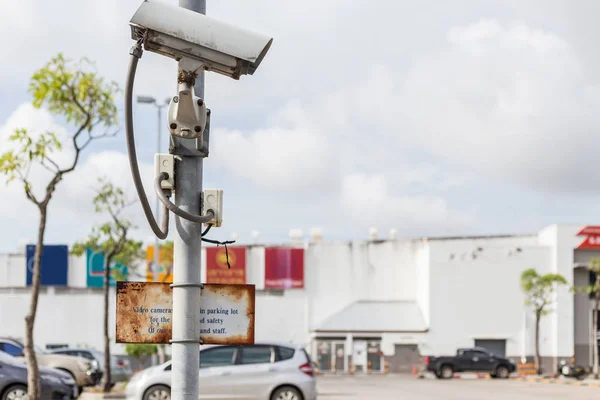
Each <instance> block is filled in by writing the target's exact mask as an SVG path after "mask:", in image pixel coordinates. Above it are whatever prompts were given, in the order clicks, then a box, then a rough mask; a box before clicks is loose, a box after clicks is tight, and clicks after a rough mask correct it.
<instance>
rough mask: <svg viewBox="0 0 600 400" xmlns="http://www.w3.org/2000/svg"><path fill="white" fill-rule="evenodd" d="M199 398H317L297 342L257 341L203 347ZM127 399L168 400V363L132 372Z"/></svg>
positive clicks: (310, 370) (305, 357) (310, 371)
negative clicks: (249, 343) (253, 342)
mask: <svg viewBox="0 0 600 400" xmlns="http://www.w3.org/2000/svg"><path fill="white" fill-rule="evenodd" d="M199 378H200V394H199V399H201V400H213V399H214V400H216V399H219V400H233V399H246V400H316V398H317V388H316V380H315V372H314V368H313V363H312V361H311V360H310V357H309V356H308V354H307V353H306V351H305V350H304V348H303V347H302V346H294V345H289V344H279V343H272V342H270V343H257V344H254V345H240V346H212V347H204V346H203V347H202V349H201V350H200V369H199ZM126 395H127V399H128V400H170V398H171V361H168V362H166V363H164V364H161V365H158V366H155V367H150V368H147V369H145V370H143V371H141V372H139V373H137V374H136V375H134V376H133V377H132V378H131V380H130V381H129V384H128V385H127V388H126Z"/></svg>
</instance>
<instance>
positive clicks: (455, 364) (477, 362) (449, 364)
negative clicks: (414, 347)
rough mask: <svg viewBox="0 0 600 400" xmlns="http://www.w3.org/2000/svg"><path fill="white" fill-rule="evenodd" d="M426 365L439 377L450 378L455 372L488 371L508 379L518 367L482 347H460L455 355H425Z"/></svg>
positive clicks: (493, 376) (495, 376) (495, 375)
mask: <svg viewBox="0 0 600 400" xmlns="http://www.w3.org/2000/svg"><path fill="white" fill-rule="evenodd" d="M425 366H426V369H427V371H429V372H433V373H434V374H435V376H436V377H438V378H439V379H450V378H452V376H453V375H454V373H455V372H486V373H489V374H490V376H491V377H492V378H501V379H506V378H508V376H509V375H510V374H511V373H513V372H515V370H516V369H517V366H516V364H515V362H514V361H513V360H509V359H507V358H503V357H498V356H496V355H494V353H490V352H489V351H487V350H486V349H484V348H482V347H474V348H470V349H458V350H457V351H456V355H455V356H454V357H425Z"/></svg>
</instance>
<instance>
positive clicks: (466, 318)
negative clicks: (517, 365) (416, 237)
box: [422, 237, 552, 356]
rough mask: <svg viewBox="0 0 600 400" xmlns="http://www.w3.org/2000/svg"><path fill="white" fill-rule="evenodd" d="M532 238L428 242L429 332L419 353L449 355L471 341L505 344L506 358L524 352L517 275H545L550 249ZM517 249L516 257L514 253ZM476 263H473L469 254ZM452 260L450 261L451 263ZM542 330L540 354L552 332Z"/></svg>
mask: <svg viewBox="0 0 600 400" xmlns="http://www.w3.org/2000/svg"><path fill="white" fill-rule="evenodd" d="M534 242H535V240H534V238H529V237H520V238H495V239H463V240H430V241H429V248H430V313H431V314H430V315H431V323H430V332H429V334H428V336H427V343H426V344H425V345H424V346H423V349H422V351H423V352H424V353H427V354H435V355H441V354H454V353H455V352H456V349H457V348H459V347H469V346H473V345H474V339H476V338H477V339H496V338H497V339H507V348H506V353H507V355H510V356H518V355H521V353H522V350H523V346H522V343H523V327H524V312H525V306H524V296H523V294H522V292H521V290H520V287H519V281H520V275H521V272H522V271H523V270H525V269H527V268H531V267H533V268H536V269H538V271H540V272H547V271H548V270H549V264H550V249H549V248H546V247H539V246H535V245H534ZM516 247H520V248H521V249H522V251H521V252H513V253H512V254H511V251H513V250H514V249H515V248H516ZM477 248H481V249H482V250H481V251H480V252H477V251H476V252H475V254H476V258H475V259H473V258H472V254H473V252H474V251H475V250H476V249H477ZM452 255H454V258H452ZM544 322H545V324H544V326H543V329H542V339H541V342H542V346H541V352H542V355H550V354H551V351H552V347H551V340H552V330H551V329H547V328H549V327H547V326H546V325H548V321H544Z"/></svg>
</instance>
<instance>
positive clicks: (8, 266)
mask: <svg viewBox="0 0 600 400" xmlns="http://www.w3.org/2000/svg"><path fill="white" fill-rule="evenodd" d="M25 271H26V270H25V254H15V253H9V254H1V255H0V287H24V286H25V284H26V283H27V275H26V272H25Z"/></svg>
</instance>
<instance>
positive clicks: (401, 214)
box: [341, 174, 475, 229]
mask: <svg viewBox="0 0 600 400" xmlns="http://www.w3.org/2000/svg"><path fill="white" fill-rule="evenodd" d="M341 201H342V205H343V206H344V209H345V211H346V212H347V213H348V214H349V215H350V216H351V217H352V220H353V221H355V222H358V223H360V224H362V225H363V226H378V227H383V228H392V227H401V228H402V229H405V227H406V225H419V224H420V225H424V226H427V227H429V228H434V227H438V228H439V227H444V228H445V229H448V228H450V229H456V228H464V227H467V226H470V225H472V224H473V223H474V222H475V215H474V214H472V213H462V212H457V211H454V210H452V209H450V207H449V206H448V204H447V202H446V201H445V200H444V199H443V198H440V197H436V196H434V195H427V194H424V195H415V196H407V195H395V194H393V193H390V190H389V188H388V185H387V182H386V178H385V176H383V175H366V174H354V175H349V176H346V177H344V180H343V184H342V193H341Z"/></svg>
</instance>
